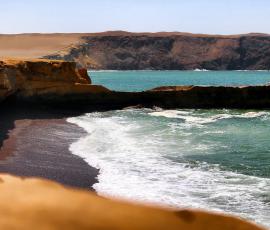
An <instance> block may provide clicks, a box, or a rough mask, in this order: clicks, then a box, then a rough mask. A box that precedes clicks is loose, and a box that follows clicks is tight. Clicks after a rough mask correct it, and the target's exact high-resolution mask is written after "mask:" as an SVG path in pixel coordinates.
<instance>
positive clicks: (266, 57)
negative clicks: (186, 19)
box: [46, 32, 270, 70]
mask: <svg viewBox="0 0 270 230" xmlns="http://www.w3.org/2000/svg"><path fill="white" fill-rule="evenodd" d="M46 58H52V59H60V60H68V61H76V62H77V63H79V64H80V66H83V67H85V68H90V69H112V70H143V69H151V70H193V69H209V70H240V69H250V70H268V69H270V36H269V35H266V34H247V35H235V36H218V35H196V34H184V33H154V34H151V33H148V34H145V33H144V34H143V33H141V34H140V33H138V34H136V33H127V32H114V33H113V32H111V33H100V34H86V35H82V38H81V42H80V43H78V44H77V45H75V46H72V47H68V48H67V49H64V50H61V51H60V52H56V53H55V54H53V55H48V56H46Z"/></svg>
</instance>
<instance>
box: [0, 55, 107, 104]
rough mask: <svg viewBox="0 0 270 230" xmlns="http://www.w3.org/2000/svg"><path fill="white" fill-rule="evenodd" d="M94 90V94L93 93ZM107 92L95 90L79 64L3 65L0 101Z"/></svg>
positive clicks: (35, 62)
mask: <svg viewBox="0 0 270 230" xmlns="http://www.w3.org/2000/svg"><path fill="white" fill-rule="evenodd" d="M91 90H92V91H91ZM101 91H107V90H106V89H105V88H104V87H98V86H92V85H91V79H90V77H89V76H88V74H87V71H86V70H84V69H83V70H82V69H79V70H78V69H77V68H76V63H74V62H65V61H52V60H39V59H37V60H5V61H0V99H1V98H2V100H3V99H4V98H5V97H6V96H8V95H10V94H12V93H17V94H18V95H20V96H21V97H24V96H27V97H29V96H35V95H42V94H46V95H48V94H51V95H52V94H54V95H55V96H57V95H64V94H66V93H67V94H71V93H74V94H76V93H83V92H101Z"/></svg>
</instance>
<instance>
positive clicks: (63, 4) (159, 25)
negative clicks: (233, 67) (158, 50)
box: [0, 0, 270, 35]
mask: <svg viewBox="0 0 270 230" xmlns="http://www.w3.org/2000/svg"><path fill="white" fill-rule="evenodd" d="M269 12H270V2H269V1H267V0H257V1H254V0H227V1H224V0H223V1H216V0H189V1H184V0H183V1H179V0H168V1H166V2H164V1H162V0H144V1H143V0H137V1H132V0H115V1H109V0H99V1H87V0H77V1H76V2H74V1H72V0H59V1H57V2H56V1H53V0H47V1H46V2H45V1H42V2H41V1H35V0H9V1H3V2H2V4H1V14H0V33H1V34H20V33H98V32H104V31H119V30H121V31H130V32H163V31H165V32H174V31H179V32H186V33H195V34H219V35H233V34H247V33H267V34H269V33H270V28H269V26H268V22H269V20H270V14H269Z"/></svg>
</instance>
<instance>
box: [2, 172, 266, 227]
mask: <svg viewBox="0 0 270 230" xmlns="http://www.w3.org/2000/svg"><path fill="white" fill-rule="evenodd" d="M11 201H12V202H11ZM0 206H1V209H0V217H1V218H0V228H1V229H21V230H23V229H27V230H28V229H92V230H101V229H119V230H126V229H129V230H137V229H138V230H139V229H140V230H143V229H147V230H148V229H149V230H150V229H155V230H158V229H160V230H161V229H162V230H163V229H170V230H174V229H175V230H176V229H178V230H179V229H189V230H205V229H208V230H212V229H213V230H214V229H217V228H218V229H220V230H259V229H261V228H260V227H258V226H256V225H254V224H252V223H248V222H245V221H244V220H241V219H238V218H234V217H230V216H223V215H218V214H211V213H207V212H203V211H194V210H162V209H158V208H152V207H145V206H137V205H135V204H128V203H124V202H120V201H112V200H108V199H104V198H101V197H98V196H96V195H94V194H91V193H90V192H86V191H80V190H73V189H67V188H65V187H63V186H61V185H59V184H56V183H53V182H49V181H45V180H40V179H34V178H32V179H25V178H24V179H22V178H17V177H13V176H9V175H0Z"/></svg>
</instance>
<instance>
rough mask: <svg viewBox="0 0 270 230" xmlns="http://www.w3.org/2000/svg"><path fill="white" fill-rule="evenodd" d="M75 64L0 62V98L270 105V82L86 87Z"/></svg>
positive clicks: (83, 105)
mask: <svg viewBox="0 0 270 230" xmlns="http://www.w3.org/2000/svg"><path fill="white" fill-rule="evenodd" d="M90 83H91V80H90V79H89V77H88V75H87V71H86V70H85V69H81V70H80V69H79V70H78V69H77V68H76V64H75V63H74V62H64V61H50V60H32V61H19V60H9V61H2V62H0V99H1V100H3V99H4V98H5V97H7V96H10V95H13V99H15V101H17V102H19V103H20V104H23V103H25V104H38V105H42V104H44V105H53V106H57V107H61V106H62V107H66V108H69V109H71V108H72V109H85V110H93V109H104V110H108V109H121V108H124V107H130V106H138V105H140V106H144V107H153V106H158V107H161V108H242V109H262V108H263V109H270V86H248V87H212V86H209V87H202V86H171V87H168V86H167V87H160V88H156V89H153V90H149V91H145V92H137V93H135V92H115V91H110V90H109V89H107V88H105V87H103V86H98V85H91V84H90Z"/></svg>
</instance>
